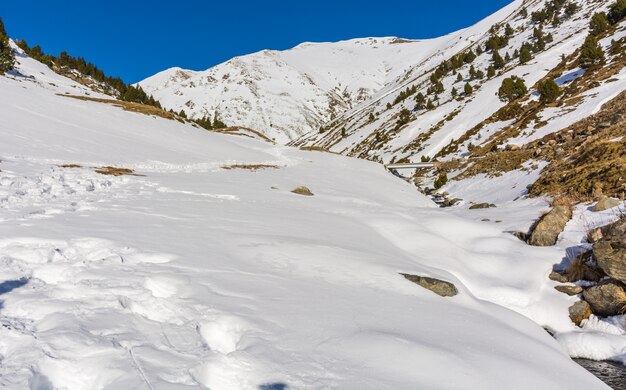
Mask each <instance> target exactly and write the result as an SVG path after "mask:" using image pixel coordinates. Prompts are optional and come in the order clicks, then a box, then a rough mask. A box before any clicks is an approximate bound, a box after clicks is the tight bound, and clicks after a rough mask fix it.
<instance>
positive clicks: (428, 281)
mask: <svg viewBox="0 0 626 390" xmlns="http://www.w3.org/2000/svg"><path fill="white" fill-rule="evenodd" d="M400 275H402V276H404V277H405V278H406V279H407V280H410V281H411V282H413V283H415V284H417V285H420V286H422V287H424V288H425V289H427V290H430V291H432V292H434V293H435V294H437V295H440V296H442V297H453V296H455V295H456V294H458V293H459V291H458V290H457V289H456V286H455V285H454V284H452V283H450V282H446V281H443V280H439V279H435V278H429V277H427V276H418V275H410V274H400Z"/></svg>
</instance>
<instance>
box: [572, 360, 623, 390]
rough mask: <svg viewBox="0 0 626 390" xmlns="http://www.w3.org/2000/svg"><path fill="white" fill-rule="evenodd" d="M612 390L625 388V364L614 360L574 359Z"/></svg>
mask: <svg viewBox="0 0 626 390" xmlns="http://www.w3.org/2000/svg"><path fill="white" fill-rule="evenodd" d="M574 361H575V362H576V363H578V364H580V365H581V366H583V367H584V368H585V369H586V370H587V371H589V372H590V373H592V374H593V375H595V376H597V377H598V378H600V380H602V381H603V382H604V383H606V384H607V385H609V386H610V387H611V388H612V389H614V390H626V366H624V365H622V364H619V363H614V362H607V361H603V362H597V361H595V360H588V359H574Z"/></svg>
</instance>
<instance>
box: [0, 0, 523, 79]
mask: <svg viewBox="0 0 626 390" xmlns="http://www.w3.org/2000/svg"><path fill="white" fill-rule="evenodd" d="M510 2H511V1H510V0H478V1H467V0H465V1H458V0H449V1H441V0H440V1H421V0H413V1H398V0H377V1H370V0H362V1H342V0H317V1H274V0H269V1H244V0H242V1H228V0H226V1H225V0H222V1H200V0H196V1H193V0H178V1H164V0H152V1H133V0H126V1H122V0H109V1H91V2H85V1H74V0H67V1H66V0H57V1H47V0H37V1H29V2H28V5H25V2H23V1H16V0H12V1H8V0H7V1H1V2H0V17H2V18H3V20H4V23H5V26H6V28H7V31H8V33H9V35H10V36H11V37H13V38H23V39H26V40H27V41H28V43H29V44H30V45H31V46H33V45H36V44H39V45H41V46H42V47H43V49H44V50H45V51H46V52H48V53H52V54H58V53H59V52H60V51H62V50H66V51H67V52H69V53H70V54H72V55H75V56H83V57H85V58H86V59H87V60H88V61H91V62H93V63H94V64H96V65H97V66H98V67H100V68H101V69H103V70H104V71H105V72H106V73H107V74H109V75H111V76H120V77H122V78H123V79H124V80H125V81H127V82H136V81H139V80H142V79H143V78H145V77H148V76H150V75H152V74H154V73H157V72H159V71H161V70H164V69H166V68H169V67H172V66H180V67H183V68H187V69H195V70H202V69H206V68H208V67H210V66H212V65H216V64H218V63H220V62H223V61H226V60H228V59H230V58H232V57H234V56H237V55H242V54H248V53H252V52H255V51H258V50H261V49H288V48H290V47H293V46H295V45H297V44H298V43H301V42H304V41H313V42H320V41H337V40H341V39H349V38H360V37H369V36H399V37H403V38H430V37H436V36H440V35H444V34H447V33H449V32H452V31H455V30H458V29H460V28H463V27H467V26H469V25H472V24H474V23H476V22H477V21H479V20H480V19H482V18H484V17H485V16H487V15H489V14H491V13H493V12H495V11H497V10H498V9H500V8H502V7H503V6H504V5H506V4H508V3H510Z"/></svg>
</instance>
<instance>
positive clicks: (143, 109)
mask: <svg viewBox="0 0 626 390" xmlns="http://www.w3.org/2000/svg"><path fill="white" fill-rule="evenodd" d="M58 95H59V96H65V97H68V98H72V99H77V100H84V101H90V102H97V103H105V104H111V105H113V106H116V107H121V108H122V109H123V110H124V111H129V112H137V113H140V114H145V115H154V116H158V117H161V118H165V119H175V120H178V121H180V122H184V119H183V118H181V117H179V116H178V115H176V114H174V113H171V112H168V111H164V110H162V109H160V108H158V107H154V106H149V105H147V104H141V103H135V102H125V101H122V100H116V99H102V98H94V97H89V96H78V95H63V94H58Z"/></svg>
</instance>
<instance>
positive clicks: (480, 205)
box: [469, 203, 496, 210]
mask: <svg viewBox="0 0 626 390" xmlns="http://www.w3.org/2000/svg"><path fill="white" fill-rule="evenodd" d="M490 207H496V205H495V204H490V203H476V204H473V205H471V206H470V207H469V209H470V210H476V209H488V208H490Z"/></svg>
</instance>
